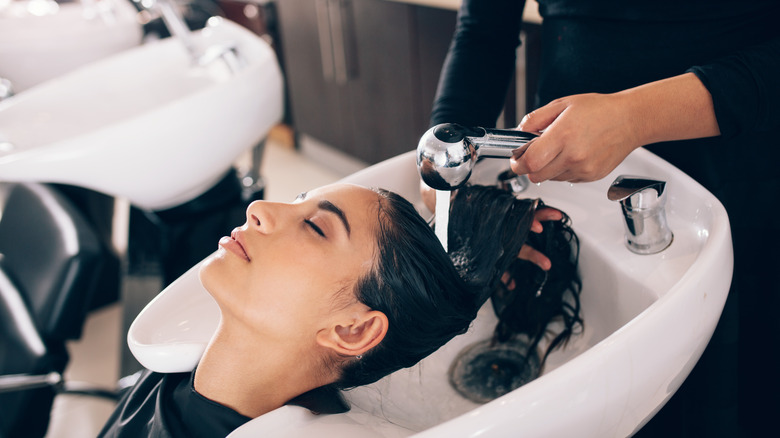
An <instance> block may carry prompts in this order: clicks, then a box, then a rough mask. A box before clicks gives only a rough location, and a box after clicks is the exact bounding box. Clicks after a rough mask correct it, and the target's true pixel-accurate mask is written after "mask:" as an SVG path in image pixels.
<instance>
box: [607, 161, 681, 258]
mask: <svg viewBox="0 0 780 438" xmlns="http://www.w3.org/2000/svg"><path fill="white" fill-rule="evenodd" d="M607 199H609V200H610V201H617V202H620V207H621V209H622V211H623V219H624V225H625V233H626V246H627V247H628V249H629V250H630V251H632V252H635V253H637V254H655V253H658V252H661V251H663V250H664V249H666V248H667V247H668V246H669V245H671V243H672V240H673V238H674V235H673V233H672V231H671V229H669V225H668V224H667V221H666V182H664V181H658V180H653V179H648V178H643V177H637V176H629V175H621V176H619V177H617V178H616V179H615V181H613V182H612V185H611V186H610V187H609V190H607Z"/></svg>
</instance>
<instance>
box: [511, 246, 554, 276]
mask: <svg viewBox="0 0 780 438" xmlns="http://www.w3.org/2000/svg"><path fill="white" fill-rule="evenodd" d="M517 258H519V259H523V260H528V261H529V262H531V263H533V264H535V265H536V266H538V267H540V268H542V270H544V271H548V270H550V267H551V266H552V262H551V261H550V259H549V258H547V256H546V255H544V254H542V253H541V252H539V251H537V250H535V249H533V248H532V247H531V246H530V245H523V247H522V248H520V253H518V254H517Z"/></svg>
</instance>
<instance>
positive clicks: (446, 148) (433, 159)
mask: <svg viewBox="0 0 780 438" xmlns="http://www.w3.org/2000/svg"><path fill="white" fill-rule="evenodd" d="M536 137H538V136H537V135H536V134H533V133H530V132H523V131H516V130H511V129H488V128H479V127H473V128H471V127H465V126H461V125H458V124H456V123H442V124H440V125H436V126H434V127H433V128H431V129H429V130H428V131H427V132H426V133H425V134H423V136H422V138H420V143H419V144H418V145H417V169H418V170H419V172H420V176H421V177H422V179H423V181H424V182H425V184H427V185H428V186H430V187H432V188H434V189H437V190H455V189H457V188H458V187H461V186H462V185H464V184H466V182H467V181H468V179H469V178H470V177H471V172H472V170H473V169H474V164H476V162H477V159H479V158H509V157H511V156H512V153H513V152H514V151H515V150H517V148H519V147H521V146H523V145H525V144H527V143H528V142H529V141H531V140H533V139H534V138H536Z"/></svg>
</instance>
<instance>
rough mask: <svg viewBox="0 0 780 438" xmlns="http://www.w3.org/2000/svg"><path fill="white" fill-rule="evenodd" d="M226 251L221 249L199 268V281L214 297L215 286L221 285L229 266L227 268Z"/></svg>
mask: <svg viewBox="0 0 780 438" xmlns="http://www.w3.org/2000/svg"><path fill="white" fill-rule="evenodd" d="M225 255H226V254H225V250H223V249H221V248H220V249H219V250H217V251H215V252H214V253H213V254H211V255H210V256H208V257H207V258H206V260H204V261H203V263H201V265H200V268H198V279H199V280H200V284H202V285H203V287H204V288H205V289H206V290H207V291H208V293H209V294H211V295H214V293H213V292H212V291H213V290H214V286H216V285H218V284H219V283H220V278H223V277H224V274H223V273H224V272H225V271H226V268H227V266H225V262H226V260H225Z"/></svg>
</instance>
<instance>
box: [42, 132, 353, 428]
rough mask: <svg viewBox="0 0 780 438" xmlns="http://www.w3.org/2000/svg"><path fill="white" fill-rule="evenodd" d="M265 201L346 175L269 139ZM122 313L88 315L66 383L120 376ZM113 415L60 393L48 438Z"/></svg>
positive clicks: (107, 382)
mask: <svg viewBox="0 0 780 438" xmlns="http://www.w3.org/2000/svg"><path fill="white" fill-rule="evenodd" d="M261 173H262V175H263V178H264V180H265V182H266V192H265V198H266V199H267V200H272V201H291V200H292V199H294V198H295V196H296V195H297V194H298V193H300V192H303V191H306V190H310V189H312V188H315V187H319V186H321V185H325V184H329V183H331V182H333V181H336V180H338V179H339V178H341V177H343V176H345V175H344V174H343V173H340V172H338V171H334V170H332V169H330V168H328V167H326V166H324V165H322V164H321V163H316V162H314V161H312V160H310V159H308V158H307V157H305V156H303V155H301V154H299V153H297V152H296V151H295V150H293V149H292V148H290V147H287V146H285V145H283V144H282V143H280V142H276V141H273V140H271V141H269V142H268V144H267V145H266V149H265V152H264V155H263V162H262V172H261ZM121 315H122V312H121V309H120V308H119V306H118V305H111V306H108V307H105V308H103V309H100V310H97V311H95V312H93V314H92V315H90V317H89V319H88V320H87V323H86V326H85V328H84V334H83V336H82V339H80V340H79V341H77V342H73V343H71V344H70V345H69V351H70V354H71V361H70V364H69V366H68V368H67V369H66V371H65V377H66V379H67V380H68V381H85V382H89V383H93V384H97V385H100V386H104V387H106V388H110V387H113V385H115V384H116V382H117V379H118V378H119V375H118V373H119V371H118V370H119V352H120V342H123V340H122V339H120V338H121V334H120V332H121V324H122V321H121ZM112 411H113V403H112V402H108V401H105V400H101V399H96V398H90V397H85V396H71V395H62V396H59V397H57V399H56V400H55V405H54V409H53V410H52V417H51V424H50V427H49V433H48V434H47V437H50V438H92V437H94V436H95V435H96V434H97V433H98V432H99V431H100V428H101V427H102V425H103V423H104V422H105V420H106V418H107V417H108V416H109V415H110V414H111V412H112Z"/></svg>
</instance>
